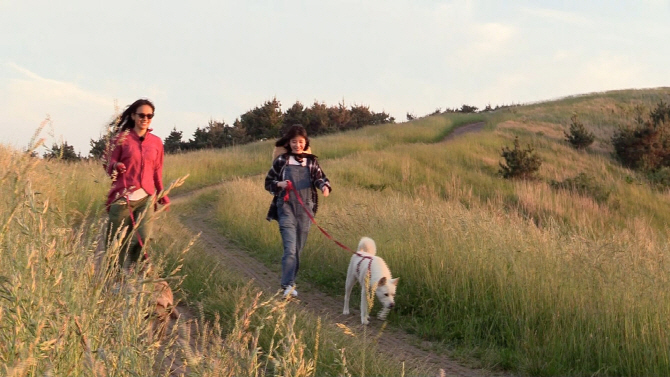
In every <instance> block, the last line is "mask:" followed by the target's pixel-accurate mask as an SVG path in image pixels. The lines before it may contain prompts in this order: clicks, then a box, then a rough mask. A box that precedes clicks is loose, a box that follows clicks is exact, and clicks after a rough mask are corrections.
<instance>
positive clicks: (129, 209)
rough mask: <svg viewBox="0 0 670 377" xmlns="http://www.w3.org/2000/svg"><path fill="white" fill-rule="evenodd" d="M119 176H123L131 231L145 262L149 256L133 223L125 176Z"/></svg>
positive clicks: (133, 218)
mask: <svg viewBox="0 0 670 377" xmlns="http://www.w3.org/2000/svg"><path fill="white" fill-rule="evenodd" d="M121 175H122V176H123V187H126V189H125V190H126V194H125V195H124V196H123V197H124V198H126V203H127V205H128V214H130V222H131V223H132V225H133V231H134V232H135V235H136V236H137V241H138V242H139V244H140V247H141V248H142V252H143V254H142V260H147V259H149V255H148V254H147V251H146V250H145V249H144V242H142V236H140V232H139V231H138V230H137V229H135V228H136V227H137V224H136V223H135V216H134V215H133V210H132V209H131V208H130V198H129V197H128V195H129V194H128V192H127V191H128V189H127V187H128V184H127V183H126V175H125V174H124V173H121Z"/></svg>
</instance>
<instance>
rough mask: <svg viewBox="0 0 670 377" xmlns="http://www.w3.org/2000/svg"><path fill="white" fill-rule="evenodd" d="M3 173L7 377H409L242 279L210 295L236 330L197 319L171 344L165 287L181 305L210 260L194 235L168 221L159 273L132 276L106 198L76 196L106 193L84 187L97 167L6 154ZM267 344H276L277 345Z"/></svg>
mask: <svg viewBox="0 0 670 377" xmlns="http://www.w3.org/2000/svg"><path fill="white" fill-rule="evenodd" d="M0 162H1V163H0V183H1V184H0V198H2V199H1V200H0V303H1V305H0V360H1V361H2V362H1V363H0V374H1V375H5V376H33V375H39V376H52V375H55V376H64V375H68V376H137V375H140V376H180V375H189V376H266V375H295V376H314V375H323V374H324V372H325V373H326V374H333V375H335V374H338V375H341V374H346V373H348V372H346V371H347V370H357V371H360V372H362V373H361V374H363V372H364V371H370V372H371V373H372V374H377V373H379V374H395V375H398V374H399V373H398V371H399V370H401V367H397V366H396V367H394V369H389V368H388V367H382V368H381V369H378V366H375V365H374V364H373V363H368V364H367V365H363V366H362V368H360V369H359V367H357V366H356V362H355V360H356V357H349V362H351V360H352V359H353V360H354V363H353V364H348V363H347V360H346V359H344V357H345V356H344V353H342V352H344V348H341V349H340V348H337V347H345V346H349V344H350V342H349V341H347V340H348V339H346V338H347V337H346V335H344V334H342V332H341V331H340V330H333V329H328V330H327V331H324V330H322V329H321V327H320V326H317V327H316V328H312V327H309V326H305V323H307V322H310V321H313V323H318V320H314V319H313V318H309V319H305V318H304V317H305V314H304V313H300V310H294V309H289V308H287V302H286V301H283V300H279V299H277V298H276V297H270V296H264V297H261V296H259V293H258V291H257V290H256V289H254V288H252V287H249V286H247V285H246V283H245V282H244V281H243V280H242V279H235V278H233V277H230V276H229V277H228V279H230V280H231V281H232V280H235V288H234V289H232V290H226V289H225V288H226V286H225V285H222V286H216V285H214V286H210V288H212V289H213V290H214V291H215V292H216V293H209V292H206V294H205V297H208V298H209V299H210V300H211V299H212V298H213V297H217V294H220V293H221V292H225V293H226V295H227V296H226V298H227V299H229V300H227V301H224V302H222V303H220V305H224V306H225V308H226V310H225V312H226V313H230V314H229V317H228V320H227V321H223V320H222V321H219V320H217V319H216V317H215V320H213V321H212V320H211V319H209V318H207V317H205V315H204V311H203V312H202V315H200V316H196V318H195V319H191V318H189V317H188V316H182V317H181V318H180V319H179V320H177V321H176V322H175V323H174V324H171V325H170V326H168V327H167V329H166V330H165V334H164V336H163V337H159V336H158V335H157V334H156V333H155V330H156V323H155V319H154V316H153V315H152V313H153V308H154V307H155V296H154V294H155V293H154V288H153V287H154V283H155V282H156V281H159V280H167V281H168V282H169V283H170V284H171V285H172V288H173V290H174V291H175V292H176V293H177V297H180V294H179V292H182V286H181V283H182V281H184V282H185V281H186V279H185V276H184V275H182V274H181V271H182V270H184V269H187V268H189V267H191V266H190V265H189V264H185V263H186V261H187V259H189V258H190V256H189V253H191V252H195V253H198V252H200V253H202V251H201V250H198V247H197V245H196V246H194V245H193V243H192V241H193V240H194V235H192V234H190V233H185V231H184V229H183V228H182V227H180V226H179V224H178V222H177V221H176V219H175V218H174V217H170V216H166V214H165V213H159V215H158V216H159V218H158V219H157V220H156V221H159V222H162V223H163V224H161V225H160V226H158V227H157V231H156V236H157V237H158V238H159V239H160V241H159V240H155V242H150V243H149V245H148V246H147V247H148V249H149V254H150V255H151V258H150V265H148V266H145V268H142V269H139V268H138V269H137V270H136V271H139V272H134V273H133V272H131V273H121V272H119V271H118V270H117V268H116V265H117V256H118V252H119V248H121V247H123V245H122V244H121V243H120V242H116V241H114V242H112V244H111V245H110V246H109V247H108V248H107V250H105V248H104V247H102V245H100V242H102V239H101V230H102V229H104V225H105V224H104V215H100V214H99V213H98V212H96V211H95V210H93V209H95V208H99V206H100V205H101V202H102V201H103V200H104V195H102V196H101V197H100V196H99V197H93V199H91V200H90V203H85V202H84V199H82V198H81V197H76V196H74V195H70V193H71V192H72V191H73V190H80V191H79V193H80V195H81V194H83V193H84V192H88V191H86V190H90V192H95V191H96V190H97V186H96V185H95V184H92V185H90V186H87V185H86V184H82V180H83V179H85V178H87V177H86V175H87V174H88V171H87V168H88V166H89V165H88V164H79V165H77V164H73V165H67V164H62V163H60V162H47V161H42V160H40V159H36V158H31V157H28V155H27V154H25V153H19V152H17V151H14V150H11V149H9V148H5V147H0ZM77 168H78V169H77ZM70 169H71V170H70ZM99 191H102V190H99ZM98 194H99V193H98ZM79 208H84V209H87V210H85V211H83V212H82V211H81V210H80V209H79ZM161 217H163V218H161ZM162 220H164V221H162ZM129 231H132V230H129ZM162 235H165V236H162ZM168 235H169V236H168ZM192 249H193V250H195V251H193V250H192ZM191 261H192V262H190V263H197V260H196V261H193V260H191ZM209 262H211V261H209ZM213 265H215V264H214V263H210V264H208V265H206V264H203V265H200V266H199V268H196V269H198V270H199V271H196V272H194V278H196V279H197V278H201V279H202V280H204V279H205V278H206V277H207V275H211V274H213V273H215V272H217V271H215V270H212V269H211V266H213ZM218 272H222V273H223V274H227V273H228V271H227V270H225V269H224V270H223V271H221V270H219V271H218ZM203 274H204V275H205V276H203ZM226 276H228V275H226ZM210 283H211V282H210ZM201 287H202V286H201ZM231 298H233V299H232V300H230V299H231ZM268 333H269V334H270V335H267V334H268ZM338 336H339V340H345V341H343V342H342V343H340V342H339V340H338ZM267 339H274V341H273V342H272V343H270V344H269V345H268V344H267V341H266V340H267ZM356 342H357V341H354V344H355V343H356ZM359 344H360V346H355V345H354V346H353V349H356V348H357V347H359V349H361V350H366V351H367V352H370V353H372V352H374V346H373V345H372V344H370V342H367V343H364V342H359ZM308 347H312V348H308ZM324 357H325V359H324ZM317 360H321V362H317ZM347 368H349V369H347ZM317 373H318V374H317Z"/></svg>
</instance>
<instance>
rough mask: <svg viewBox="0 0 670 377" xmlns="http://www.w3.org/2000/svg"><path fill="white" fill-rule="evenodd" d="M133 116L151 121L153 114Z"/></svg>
mask: <svg viewBox="0 0 670 377" xmlns="http://www.w3.org/2000/svg"><path fill="white" fill-rule="evenodd" d="M135 115H137V116H138V117H140V119H144V118H147V119H151V118H153V117H154V114H144V113H135Z"/></svg>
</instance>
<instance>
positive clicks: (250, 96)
mask: <svg viewBox="0 0 670 377" xmlns="http://www.w3.org/2000/svg"><path fill="white" fill-rule="evenodd" d="M669 40H670V0H642V1H640V0H637V1H629V0H618V1H515V0H513V1H505V2H503V1H477V0H472V1H438V0H432V1H431V0H408V1H402V0H367V1H332V0H318V1H306V0H303V1H282V0H274V1H267V0H263V1H261V0H258V1H256V0H245V1H226V0H217V1H213V0H210V1H205V0H191V1H174V0H161V1H129V0H116V1H94V0H93V1H92V0H63V1H51V0H48V1H47V0H42V1H34V0H0V143H3V144H9V145H12V146H15V147H17V148H23V147H25V146H26V145H27V144H28V142H29V140H30V138H31V136H32V134H33V133H34V131H35V130H36V129H37V127H38V126H39V124H40V123H41V122H42V121H43V120H44V118H45V117H46V116H47V115H49V116H50V118H51V120H52V123H51V126H49V127H47V128H46V129H45V130H44V131H43V132H42V136H44V137H45V138H46V139H47V143H48V144H49V145H50V144H51V143H52V142H54V141H60V140H65V141H67V142H68V143H69V144H71V145H74V146H75V149H76V150H77V151H78V152H81V153H82V155H88V152H89V149H90V147H89V140H90V139H91V138H95V139H97V138H99V136H100V135H101V133H102V131H103V129H104V125H105V124H106V123H107V122H108V121H109V119H110V118H111V117H112V116H113V115H114V114H115V108H119V109H120V110H123V108H125V107H126V106H127V105H129V104H130V103H132V102H133V101H135V100H136V99H138V98H149V99H150V100H152V101H153V102H154V104H155V105H156V117H155V118H154V121H153V125H152V126H153V128H154V133H155V134H156V135H158V136H160V137H162V138H164V137H165V136H167V135H168V134H169V133H170V131H171V130H172V128H173V127H176V128H177V130H180V131H183V133H184V134H183V139H184V140H187V139H189V138H191V137H192V136H193V132H194V131H195V129H196V127H205V126H206V125H207V123H208V121H209V120H210V119H214V120H217V121H225V122H226V123H228V124H232V123H233V122H234V121H235V119H236V118H239V117H240V115H242V114H243V113H245V112H246V111H248V110H251V109H253V108H254V107H257V106H261V105H262V104H263V103H264V102H265V101H267V100H271V99H272V98H273V97H276V98H277V99H278V100H279V101H280V102H281V103H282V110H286V109H287V108H289V107H290V106H291V105H293V104H294V103H295V102H296V101H300V102H302V103H303V104H304V105H306V106H311V105H312V104H313V103H314V101H319V102H323V103H325V104H326V105H329V106H331V105H333V106H334V105H337V104H338V103H340V102H342V101H344V103H345V105H346V106H350V105H354V104H355V105H367V106H370V109H371V110H373V111H376V112H381V111H385V112H387V113H389V114H390V115H391V116H393V117H395V118H396V119H397V121H405V119H406V114H407V113H408V112H410V113H413V114H414V115H417V116H422V115H426V114H428V113H431V112H433V111H435V110H436V109H437V108H441V109H442V110H444V109H445V108H447V107H449V108H458V107H460V106H461V105H463V104H468V105H472V106H477V107H479V108H483V107H485V106H486V105H487V104H491V105H492V106H495V105H504V104H518V103H528V102H536V101H543V100H550V99H555V98H559V97H563V96H568V95H575V94H583V93H590V92H599V91H606V90H615V89H631V88H638V89H641V88H655V87H662V86H670V49H669V48H668V41H669ZM40 154H41V152H40Z"/></svg>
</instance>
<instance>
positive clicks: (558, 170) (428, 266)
mask: <svg viewBox="0 0 670 377" xmlns="http://www.w3.org/2000/svg"><path fill="white" fill-rule="evenodd" d="M565 107H566V109H567V107H568V106H567V105H566V106H565ZM519 111H520V112H522V111H525V110H524V109H523V108H521V109H520V110H519ZM537 111H538V112H539V110H537ZM510 116H514V114H511V115H510V114H506V115H505V116H504V117H502V120H503V121H505V122H509V121H510V118H508V117H510ZM494 117H498V115H496V114H494ZM499 119H501V118H499ZM511 121H514V120H513V119H512V120H511ZM535 122H536V121H531V120H526V121H525V123H523V124H524V128H525V129H526V132H519V130H518V128H515V127H511V128H509V127H508V128H501V129H499V130H497V131H495V132H488V133H482V134H478V135H471V136H467V135H466V136H464V137H463V138H461V139H459V140H457V141H454V142H450V143H449V144H440V143H434V144H402V143H400V144H396V145H393V146H387V147H386V148H384V149H383V150H379V151H374V150H373V149H372V148H362V149H363V151H362V152H359V153H357V154H352V155H348V156H346V157H340V158H336V159H324V160H322V161H321V164H322V166H323V167H324V170H325V171H326V173H327V174H328V175H329V177H330V178H331V180H332V181H333V184H334V190H333V193H332V195H331V196H329V197H328V198H326V199H325V200H323V201H322V205H321V207H320V212H319V214H318V215H317V220H318V221H319V222H320V224H321V225H323V226H324V227H326V228H327V229H328V230H329V231H330V232H331V234H333V235H334V236H335V237H336V238H337V239H338V240H339V241H342V242H344V243H345V244H347V245H350V246H352V247H353V246H355V245H356V244H357V241H358V239H359V238H360V237H361V236H363V235H367V236H371V237H372V238H374V239H375V240H376V241H377V245H378V248H379V255H380V256H382V257H383V258H385V259H386V260H387V263H388V264H389V266H390V267H391V269H392V271H393V272H394V276H396V275H397V276H400V278H401V279H400V281H401V285H400V287H399V290H398V297H397V303H398V308H397V310H396V311H395V312H394V313H392V314H391V315H390V321H391V322H393V323H395V324H397V325H400V326H403V327H406V328H407V329H408V330H410V331H412V332H416V333H418V334H421V335H422V336H425V337H427V338H430V339H435V340H438V341H442V342H444V343H445V344H450V345H453V346H456V347H459V350H460V351H461V352H463V353H464V354H468V355H475V356H476V357H479V358H480V359H481V360H482V362H484V363H485V364H486V365H489V366H493V367H496V366H498V367H503V368H505V369H512V370H516V371H518V372H520V373H525V374H531V375H566V374H568V375H574V374H577V375H582V374H594V373H595V374H600V375H665V374H668V373H670V364H669V363H668V351H667V350H668V343H667V337H666V336H665V334H666V332H667V331H668V328H669V326H668V325H669V323H668V321H667V318H668V317H669V314H670V313H669V312H668V311H669V309H670V308H669V307H668V306H667V305H663V304H659V303H662V302H665V301H667V299H668V298H667V297H666V293H665V292H668V288H670V287H669V286H668V279H667V278H666V277H667V276H668V272H669V271H668V269H669V267H670V266H669V265H668V255H670V254H669V253H668V252H669V250H668V247H667V243H668V239H667V224H668V223H669V221H670V219H668V218H667V213H668V212H667V211H666V210H665V209H666V206H667V205H668V201H667V198H666V195H667V194H666V193H664V192H658V191H654V190H651V189H649V188H648V187H645V186H644V185H641V184H637V183H635V182H636V181H635V180H633V181H632V183H631V179H630V177H631V176H632V177H634V176H635V173H634V172H631V171H628V170H626V169H623V168H621V167H619V166H618V165H617V164H616V163H615V162H614V161H613V160H612V159H611V158H608V157H607V155H606V154H602V153H598V152H588V151H587V152H578V151H574V150H572V149H570V148H569V146H567V145H566V144H565V143H563V142H562V141H560V140H555V139H552V138H551V137H545V134H544V133H536V132H533V131H532V130H533V127H534V126H535V125H536V124H538V123H535ZM539 125H540V126H545V125H546V123H542V122H540V123H539ZM561 126H562V125H557V124H552V127H557V128H559V129H560V127H561ZM515 136H520V137H521V140H522V143H524V144H525V143H530V144H532V145H534V147H535V148H536V150H538V152H539V153H540V155H541V156H542V158H543V159H544V161H545V162H544V164H543V167H542V169H541V174H540V179H539V180H537V181H531V182H508V181H504V180H502V179H500V177H498V176H497V168H498V162H499V161H500V150H501V147H502V146H503V145H509V144H510V143H511V141H512V140H513V138H514V137H515ZM341 137H342V138H344V135H343V136H341ZM343 142H344V139H343ZM318 152H319V151H318V149H317V150H315V153H317V154H319V153H318ZM580 172H586V173H588V174H589V176H591V177H592V179H593V180H594V181H596V182H598V183H599V184H601V185H602V186H604V187H607V188H609V189H611V191H612V194H611V195H610V197H609V199H608V200H607V201H605V202H598V201H596V200H595V199H594V198H592V197H589V196H585V195H583V194H579V193H576V192H571V191H567V190H556V189H554V188H552V187H551V186H550V185H549V181H550V180H563V179H566V178H569V177H574V176H575V175H577V174H578V173H580ZM263 178H264V175H259V176H256V177H248V178H243V179H236V180H233V181H230V182H227V183H226V184H225V185H223V186H222V189H221V190H220V191H219V193H218V198H213V199H212V200H215V201H216V202H217V210H218V221H219V224H220V227H221V230H222V231H223V232H225V233H226V234H227V235H228V236H229V237H230V238H232V239H233V240H235V241H236V242H237V243H238V244H240V245H242V246H244V247H245V248H247V249H249V250H251V251H252V252H253V253H255V254H256V255H257V256H258V257H259V258H260V259H262V260H264V261H265V262H266V263H268V264H272V263H275V264H276V263H277V255H280V254H281V250H280V245H281V242H280V239H279V232H278V231H277V229H276V224H272V223H267V222H265V221H264V220H263V219H264V217H265V213H266V211H267V207H268V205H269V201H270V196H269V195H268V194H267V193H266V192H264V190H263V188H262V187H263ZM348 258H349V256H348V255H347V254H346V253H344V252H343V251H342V250H341V249H339V248H338V247H337V246H336V245H334V244H333V243H332V242H331V241H329V240H327V239H326V238H325V237H322V236H321V235H320V234H319V232H318V231H316V230H314V231H313V232H312V234H311V235H310V238H309V240H308V245H307V248H306V250H305V253H304V256H303V260H304V264H303V266H304V267H302V266H301V279H306V280H309V281H311V282H314V283H316V284H318V285H319V286H321V287H322V289H324V290H326V291H328V292H330V293H332V294H335V295H339V294H341V290H342V286H341V284H342V282H343V281H344V274H345V271H346V268H347V267H346V266H347V264H348Z"/></svg>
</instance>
